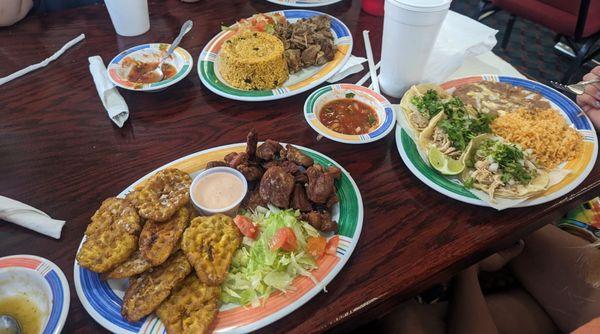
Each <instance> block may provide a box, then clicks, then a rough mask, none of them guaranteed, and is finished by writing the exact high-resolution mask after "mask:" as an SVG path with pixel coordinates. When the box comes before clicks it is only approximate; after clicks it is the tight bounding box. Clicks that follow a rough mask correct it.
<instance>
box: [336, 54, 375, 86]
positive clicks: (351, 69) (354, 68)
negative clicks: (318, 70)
mask: <svg viewBox="0 0 600 334" xmlns="http://www.w3.org/2000/svg"><path fill="white" fill-rule="evenodd" d="M366 61H367V58H363V57H356V56H353V55H350V58H348V61H347V62H346V64H344V66H343V67H342V68H341V69H340V70H339V71H338V72H337V73H336V74H334V75H333V76H332V77H331V78H329V79H328V80H327V82H329V83H334V82H337V81H340V80H342V79H344V78H345V77H347V76H349V75H352V74H354V73H358V72H360V71H362V70H364V69H365V67H364V66H363V65H362V63H364V62H366Z"/></svg>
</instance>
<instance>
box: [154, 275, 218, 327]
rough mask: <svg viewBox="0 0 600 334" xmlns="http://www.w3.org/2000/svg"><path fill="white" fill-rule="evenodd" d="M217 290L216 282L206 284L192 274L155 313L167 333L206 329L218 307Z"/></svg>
mask: <svg viewBox="0 0 600 334" xmlns="http://www.w3.org/2000/svg"><path fill="white" fill-rule="evenodd" d="M220 292H221V289H220V288H219V287H218V286H210V285H206V284H204V283H202V282H201V281H200V280H199V279H198V277H197V276H196V275H194V274H191V275H189V276H188V277H187V278H186V279H185V281H183V284H181V285H180V286H179V287H178V288H176V289H175V290H174V291H173V293H171V295H170V296H169V298H167V300H165V301H164V302H163V303H162V304H161V305H160V306H159V307H158V308H157V309H156V315H157V316H158V317H159V318H160V321H162V323H163V324H164V325H165V328H166V329H167V334H186V333H194V334H203V333H208V332H209V328H210V325H211V324H212V322H213V321H214V319H215V316H216V314H217V312H218V310H219V294H220Z"/></svg>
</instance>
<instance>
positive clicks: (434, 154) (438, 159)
mask: <svg viewBox="0 0 600 334" xmlns="http://www.w3.org/2000/svg"><path fill="white" fill-rule="evenodd" d="M427 157H428V158H429V163H430V164H431V166H433V168H435V170H437V171H438V172H440V173H442V174H444V175H456V174H459V173H461V172H462V171H463V169H465V165H464V164H462V163H461V162H460V161H458V160H455V159H452V158H449V157H447V156H446V155H444V153H442V152H440V150H439V149H438V148H437V147H435V146H432V147H431V148H430V149H429V153H428V154H427Z"/></svg>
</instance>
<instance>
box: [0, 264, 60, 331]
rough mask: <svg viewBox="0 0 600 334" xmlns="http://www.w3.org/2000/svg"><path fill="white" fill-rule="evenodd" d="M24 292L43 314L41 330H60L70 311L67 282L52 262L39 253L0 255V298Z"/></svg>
mask: <svg viewBox="0 0 600 334" xmlns="http://www.w3.org/2000/svg"><path fill="white" fill-rule="evenodd" d="M19 294H24V295H26V296H27V297H28V298H29V300H31V301H32V302H33V303H35V304H36V306H37V307H38V308H39V310H40V311H41V312H42V313H43V314H45V316H44V318H43V319H42V327H41V328H42V333H50V334H59V333H60V332H61V330H62V328H63V325H64V324H65V320H66V319H67V313H68V311H69V302H70V299H71V298H70V293H69V284H68V283H67V279H66V278H65V275H64V274H63V272H62V271H61V270H60V268H58V267H57V266H56V265H55V264H54V263H52V262H51V261H49V260H46V259H44V258H42V257H39V256H33V255H13V256H6V257H3V258H0V298H5V297H11V296H15V295H19Z"/></svg>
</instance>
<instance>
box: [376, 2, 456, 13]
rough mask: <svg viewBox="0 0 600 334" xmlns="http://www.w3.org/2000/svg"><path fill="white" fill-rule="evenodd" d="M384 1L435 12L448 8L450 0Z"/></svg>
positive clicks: (398, 5)
mask: <svg viewBox="0 0 600 334" xmlns="http://www.w3.org/2000/svg"><path fill="white" fill-rule="evenodd" d="M386 2H388V3H389V4H390V5H394V6H396V7H400V8H403V9H406V10H411V11H415V12H437V11H440V10H446V9H448V8H449V7H450V3H451V2H452V0H386Z"/></svg>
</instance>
